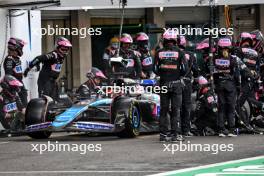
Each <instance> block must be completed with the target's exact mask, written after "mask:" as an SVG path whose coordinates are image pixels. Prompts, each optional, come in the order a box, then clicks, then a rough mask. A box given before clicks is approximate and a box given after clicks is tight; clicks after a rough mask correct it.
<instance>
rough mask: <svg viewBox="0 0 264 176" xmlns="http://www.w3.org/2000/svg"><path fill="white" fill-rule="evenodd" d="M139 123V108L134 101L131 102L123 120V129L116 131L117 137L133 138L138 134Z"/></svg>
mask: <svg viewBox="0 0 264 176" xmlns="http://www.w3.org/2000/svg"><path fill="white" fill-rule="evenodd" d="M140 125H141V117H140V111H139V108H138V107H137V106H136V104H135V103H133V102H132V103H131V105H130V107H129V110H128V114H127V118H126V120H125V129H124V130H123V131H121V132H119V133H117V136H118V137H121V138H133V137H136V136H138V135H139V133H140Z"/></svg>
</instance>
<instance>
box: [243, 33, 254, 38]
mask: <svg viewBox="0 0 264 176" xmlns="http://www.w3.org/2000/svg"><path fill="white" fill-rule="evenodd" d="M241 37H242V38H252V36H251V34H250V33H248V32H242V33H241Z"/></svg>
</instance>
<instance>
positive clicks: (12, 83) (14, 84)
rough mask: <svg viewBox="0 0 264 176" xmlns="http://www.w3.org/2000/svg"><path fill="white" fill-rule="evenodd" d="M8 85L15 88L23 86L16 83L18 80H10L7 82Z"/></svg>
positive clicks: (18, 82)
mask: <svg viewBox="0 0 264 176" xmlns="http://www.w3.org/2000/svg"><path fill="white" fill-rule="evenodd" d="M9 85H11V86H16V87H22V86H23V84H22V83H21V82H20V81H18V80H12V81H10V82H9Z"/></svg>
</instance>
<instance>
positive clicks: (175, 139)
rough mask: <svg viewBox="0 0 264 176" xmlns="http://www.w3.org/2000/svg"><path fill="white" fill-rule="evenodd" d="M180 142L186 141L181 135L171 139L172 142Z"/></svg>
mask: <svg viewBox="0 0 264 176" xmlns="http://www.w3.org/2000/svg"><path fill="white" fill-rule="evenodd" d="M180 141H184V137H183V136H182V135H180V134H177V135H173V136H172V137H171V142H180Z"/></svg>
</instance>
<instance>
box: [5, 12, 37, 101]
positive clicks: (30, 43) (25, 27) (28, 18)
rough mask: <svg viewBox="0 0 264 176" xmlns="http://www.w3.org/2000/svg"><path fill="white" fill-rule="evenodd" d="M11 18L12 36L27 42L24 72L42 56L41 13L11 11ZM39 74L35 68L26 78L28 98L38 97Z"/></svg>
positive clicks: (23, 57)
mask: <svg viewBox="0 0 264 176" xmlns="http://www.w3.org/2000/svg"><path fill="white" fill-rule="evenodd" d="M11 14H12V15H11V17H10V36H11V37H18V38H21V39H23V40H24V41H25V42H26V45H25V47H24V49H23V52H24V54H23V56H22V57H21V61H22V69H23V71H24V70H25V69H26V67H27V66H28V63H29V62H30V61H31V60H32V59H34V58H35V57H36V56H38V55H40V54H41V35H40V34H39V31H40V28H41V19H40V11H26V10H18V11H11ZM38 73H39V72H36V70H35V68H34V69H32V71H31V72H29V74H28V77H27V78H24V80H23V81H24V84H25V86H26V89H28V98H29V99H32V98H36V97H38V91H37V90H38V87H37V79H38Z"/></svg>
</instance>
